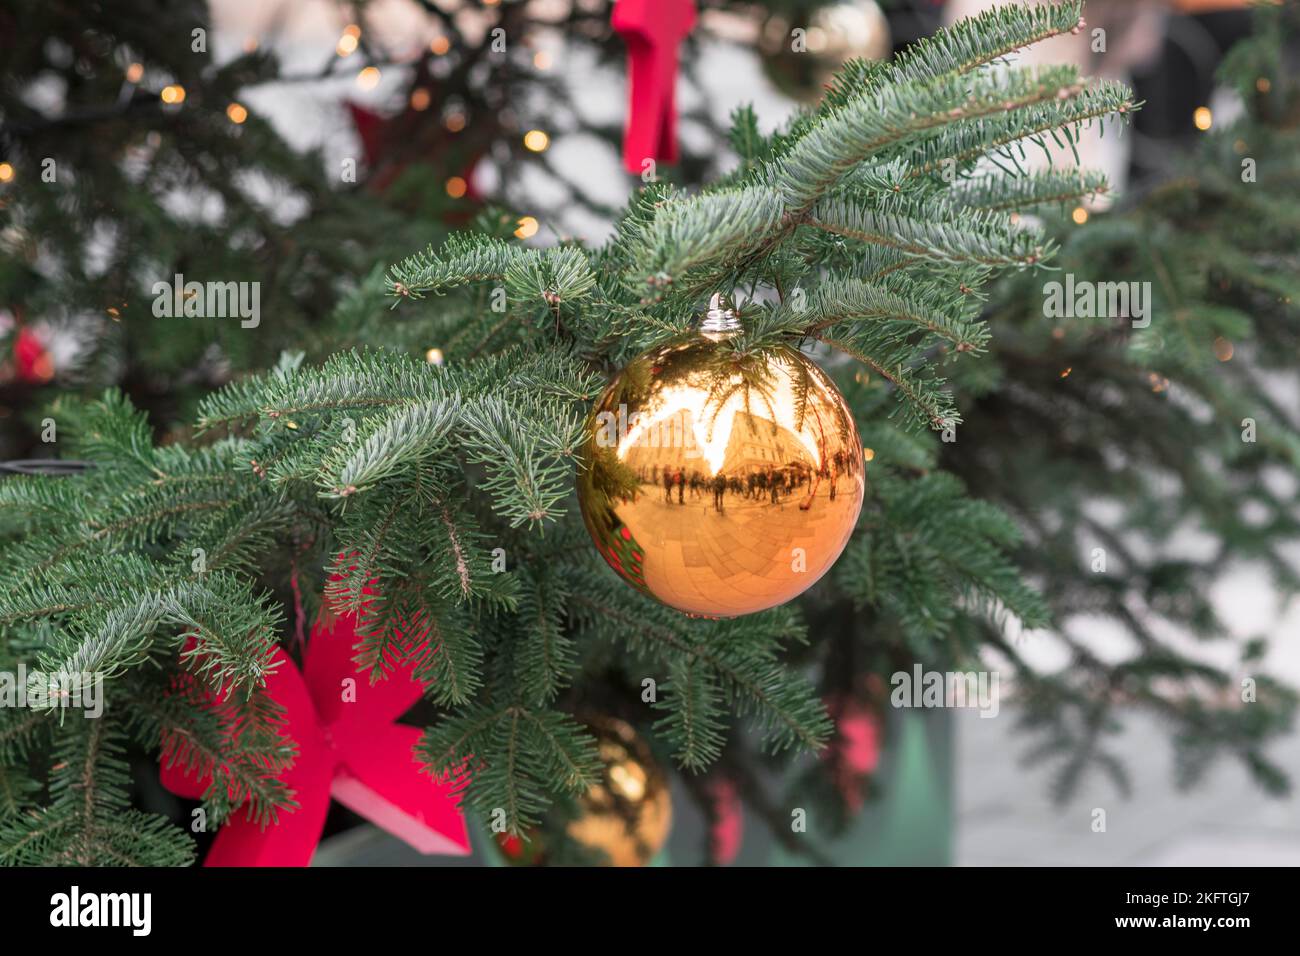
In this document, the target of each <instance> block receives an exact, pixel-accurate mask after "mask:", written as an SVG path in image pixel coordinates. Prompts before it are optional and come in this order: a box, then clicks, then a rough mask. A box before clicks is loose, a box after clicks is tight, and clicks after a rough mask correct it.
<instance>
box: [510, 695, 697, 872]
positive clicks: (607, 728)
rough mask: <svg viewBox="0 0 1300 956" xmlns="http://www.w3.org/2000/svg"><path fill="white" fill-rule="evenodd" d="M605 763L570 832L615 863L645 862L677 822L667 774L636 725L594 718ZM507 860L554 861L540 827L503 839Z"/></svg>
mask: <svg viewBox="0 0 1300 956" xmlns="http://www.w3.org/2000/svg"><path fill="white" fill-rule="evenodd" d="M588 725H589V727H590V728H591V730H592V732H593V733H594V734H595V736H596V747H597V752H598V753H599V755H600V762H601V765H602V770H601V775H600V779H599V780H598V781H597V782H596V783H595V784H594V785H593V786H592V787H591V788H590V789H588V790H587V792H586V793H584V794H583V795H582V796H581V797H579V798H578V801H577V812H576V815H575V816H574V817H573V819H571V820H569V821H568V823H567V824H566V825H565V834H566V836H567V837H568V838H569V839H570V840H572V841H573V842H575V843H577V844H578V845H579V846H581V847H582V848H583V849H584V850H586V851H588V852H589V853H590V854H591V855H593V856H598V857H601V858H602V859H603V860H604V862H606V863H608V864H609V865H611V866H645V865H646V864H647V863H649V862H650V861H651V860H652V859H653V858H654V856H655V854H656V853H658V852H659V850H660V849H661V848H662V847H663V845H664V842H665V841H666V840H667V839H668V832H669V830H670V829H671V827H672V822H673V805H672V795H671V793H670V791H669V786H668V778H667V776H666V775H665V774H664V772H663V770H662V769H660V767H659V764H658V763H656V762H655V759H654V756H653V755H652V754H651V753H650V748H649V747H648V746H646V743H645V741H644V740H642V739H641V737H640V736H638V735H637V732H636V731H635V730H633V729H632V726H631V725H630V724H628V723H626V722H625V721H622V720H617V719H615V718H612V717H610V718H598V719H594V720H589V721H588ZM497 842H498V845H499V846H500V848H501V851H502V854H503V855H504V856H505V859H506V861H507V862H509V863H512V864H516V865H524V866H542V865H545V864H547V863H548V862H554V861H553V860H552V858H551V853H550V849H551V847H550V846H548V841H547V840H546V839H544V838H543V836H542V835H541V832H540V831H538V832H534V833H532V834H530V835H529V837H528V839H526V840H525V839H522V838H519V837H506V836H502V837H499V838H498V841H497Z"/></svg>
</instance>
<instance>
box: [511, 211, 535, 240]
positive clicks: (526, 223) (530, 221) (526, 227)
mask: <svg viewBox="0 0 1300 956" xmlns="http://www.w3.org/2000/svg"><path fill="white" fill-rule="evenodd" d="M538 228H540V227H539V226H538V224H537V220H536V219H534V218H533V217H532V216H524V217H522V218H521V219H520V220H519V228H518V229H516V230H515V235H516V236H517V237H518V238H520V239H529V238H531V237H533V236H535V235H537V230H538Z"/></svg>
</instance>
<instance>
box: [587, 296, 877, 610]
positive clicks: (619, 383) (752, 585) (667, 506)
mask: <svg viewBox="0 0 1300 956" xmlns="http://www.w3.org/2000/svg"><path fill="white" fill-rule="evenodd" d="M738 331H739V324H738V322H737V320H736V317H735V314H734V313H733V312H732V311H731V310H729V309H725V308H723V307H722V305H721V303H720V301H719V299H718V297H717V296H715V297H714V302H713V304H712V307H711V308H710V311H709V313H708V316H707V317H706V318H705V320H704V322H703V323H702V324H701V327H700V331H699V332H698V333H696V334H693V335H691V336H689V337H687V338H686V339H684V340H681V341H677V342H674V343H670V344H668V345H664V346H661V347H658V348H655V349H652V350H650V351H649V352H646V353H644V354H643V355H641V356H640V357H638V358H637V359H635V360H634V361H633V362H632V363H631V364H630V365H628V367H627V368H625V369H624V370H623V371H622V372H621V373H620V374H619V375H618V376H617V377H616V378H615V379H614V381H613V383H612V384H611V385H610V386H609V388H608V389H607V390H606V391H605V393H604V395H603V396H602V397H601V399H600V401H599V402H598V403H597V405H596V409H595V411H594V413H593V415H592V416H591V418H590V419H589V421H588V424H587V433H586V436H585V438H584V442H583V447H582V455H581V459H582V462H581V466H580V471H579V475H578V497H579V501H580V504H581V506H582V515H583V518H584V520H585V521H586V524H587V530H588V531H590V532H591V536H592V539H593V540H594V541H595V543H596V547H597V549H599V551H600V553H601V554H602V555H603V556H604V558H605V560H606V562H608V563H609V565H610V567H612V568H613V569H614V570H615V571H616V572H617V573H618V574H619V575H620V576H621V577H622V578H623V579H624V580H625V581H627V582H628V583H629V584H630V585H632V586H633V587H635V588H636V589H638V590H639V591H642V592H643V593H645V594H647V595H649V596H651V597H653V598H656V599H657V600H659V601H662V602H663V603H664V604H667V605H668V606H670V607H674V608H677V609H678V610H680V611H684V612H686V613H687V614H691V615H694V616H700V617H711V618H722V617H736V616H738V615H741V614H752V613H754V612H756V611H762V610H766V609H767V608H771V607H776V606H777V605H779V604H784V603H785V602H786V601H789V600H791V599H792V598H794V597H796V596H798V595H799V594H801V593H803V592H804V591H805V590H807V589H808V588H809V587H811V586H812V585H813V584H814V582H816V581H817V579H818V578H820V577H821V576H822V575H823V574H825V573H826V572H827V571H828V570H829V569H830V567H831V565H832V564H834V563H835V560H836V558H838V557H839V556H840V552H842V551H843V550H844V547H845V545H846V544H848V541H849V537H850V535H851V534H852V533H853V529H854V526H855V525H856V524H857V520H858V512H859V511H860V510H861V508H862V496H863V491H864V475H863V461H862V443H861V442H860V441H859V439H858V430H857V427H856V426H855V425H854V423H853V416H852V414H851V413H850V411H849V408H848V405H847V404H846V403H845V401H844V397H843V396H842V395H841V394H840V393H839V391H838V389H836V388H835V386H834V384H833V383H832V382H831V380H830V379H829V378H828V377H827V376H826V373H825V372H823V371H822V370H821V369H820V368H819V367H818V366H817V364H816V363H815V362H813V361H812V360H811V359H809V358H808V357H807V356H805V355H804V354H803V353H801V352H799V351H798V350H797V349H795V348H783V349H780V350H777V351H775V352H773V351H765V352H762V353H751V354H745V353H743V352H740V351H737V350H736V349H735V348H734V343H733V341H732V340H733V338H734V336H735V334H736V333H737V332H738Z"/></svg>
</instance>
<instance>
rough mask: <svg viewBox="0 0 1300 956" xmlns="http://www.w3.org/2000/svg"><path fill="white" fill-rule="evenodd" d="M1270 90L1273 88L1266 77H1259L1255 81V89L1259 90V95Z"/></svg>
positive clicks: (1270, 81) (1271, 82)
mask: <svg viewBox="0 0 1300 956" xmlns="http://www.w3.org/2000/svg"><path fill="white" fill-rule="evenodd" d="M1272 88H1273V81H1272V80H1270V79H1269V78H1268V77H1267V76H1261V77H1260V78H1259V79H1257V80H1256V81H1255V89H1257V90H1259V92H1261V93H1267V92H1268V91H1269V90H1271V89H1272Z"/></svg>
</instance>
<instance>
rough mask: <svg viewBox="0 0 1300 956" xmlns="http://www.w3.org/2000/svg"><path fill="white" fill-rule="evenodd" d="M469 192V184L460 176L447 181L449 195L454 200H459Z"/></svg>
mask: <svg viewBox="0 0 1300 956" xmlns="http://www.w3.org/2000/svg"><path fill="white" fill-rule="evenodd" d="M468 191H469V183H467V182H465V180H464V179H463V178H462V177H460V176H452V177H451V179H449V180H447V195H448V196H450V197H451V198H452V199H459V198H460V197H461V196H463V195H465V193H466V192H468Z"/></svg>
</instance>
